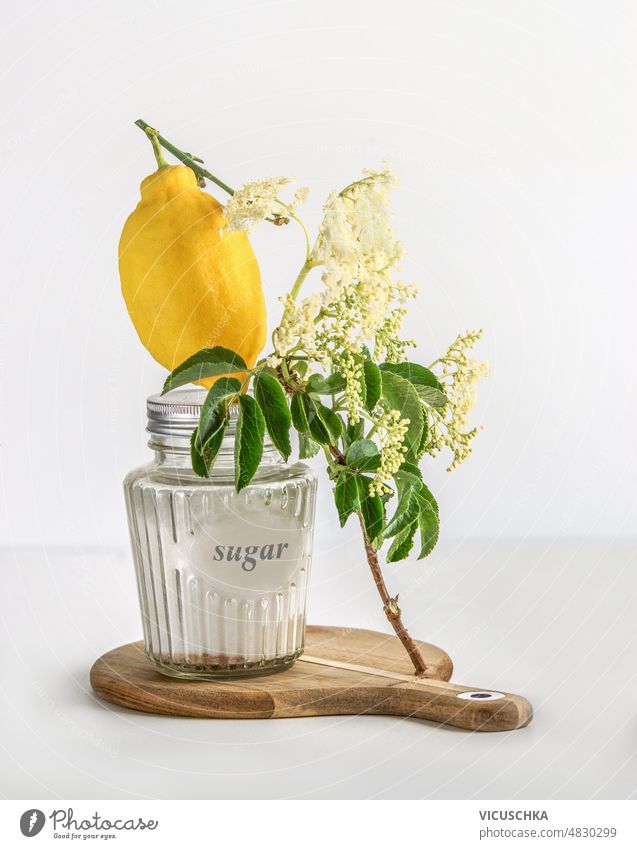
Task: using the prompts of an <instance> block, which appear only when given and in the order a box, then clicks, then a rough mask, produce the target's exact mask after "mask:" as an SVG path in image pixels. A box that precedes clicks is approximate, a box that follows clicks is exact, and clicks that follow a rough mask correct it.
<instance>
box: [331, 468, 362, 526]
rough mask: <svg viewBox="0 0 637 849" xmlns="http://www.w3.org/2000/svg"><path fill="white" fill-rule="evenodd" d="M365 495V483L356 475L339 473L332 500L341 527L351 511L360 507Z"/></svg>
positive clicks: (353, 511)
mask: <svg viewBox="0 0 637 849" xmlns="http://www.w3.org/2000/svg"><path fill="white" fill-rule="evenodd" d="M365 495H366V493H365V484H364V483H363V481H362V480H361V479H360V477H359V476H358V475H351V474H350V473H349V472H341V473H340V475H339V476H338V480H337V481H336V486H335V487H334V501H335V502H336V509H337V510H338V519H339V522H340V523H341V527H343V525H344V524H345V522H346V521H347V519H348V518H349V517H350V516H351V515H352V513H355V512H356V511H357V510H359V509H360V505H361V501H362V500H363V499H364V498H365Z"/></svg>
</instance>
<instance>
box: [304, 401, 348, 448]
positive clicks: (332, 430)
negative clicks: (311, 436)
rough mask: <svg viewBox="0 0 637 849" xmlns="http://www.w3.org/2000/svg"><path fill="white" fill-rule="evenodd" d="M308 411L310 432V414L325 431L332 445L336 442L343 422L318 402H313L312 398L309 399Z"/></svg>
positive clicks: (341, 432) (340, 434)
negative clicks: (313, 415)
mask: <svg viewBox="0 0 637 849" xmlns="http://www.w3.org/2000/svg"><path fill="white" fill-rule="evenodd" d="M308 409H309V413H308V421H309V424H310V431H311V430H312V419H311V418H310V415H311V413H315V414H316V416H317V417H318V418H319V419H320V421H321V423H322V424H323V425H324V426H325V428H326V429H327V433H328V436H329V437H330V439H331V441H332V443H335V442H338V440H339V439H340V437H341V436H342V434H343V422H342V420H341V418H340V417H339V416H337V415H336V413H335V412H334V411H333V410H330V408H329V407H326V406H325V404H321V402H320V401H315V400H314V399H313V398H310V400H309V405H308Z"/></svg>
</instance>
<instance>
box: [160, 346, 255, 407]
mask: <svg viewBox="0 0 637 849" xmlns="http://www.w3.org/2000/svg"><path fill="white" fill-rule="evenodd" d="M247 370H248V367H247V365H246V364H245V361H244V359H243V357H240V356H239V354H235V353H234V351H229V350H228V349H227V348H222V347H221V346H220V345H218V346H217V347H216V348H204V349H203V350H201V351H198V352H197V353H196V354H193V355H192V357H188V359H187V360H184V362H183V363H182V364H181V365H179V366H177V368H176V369H173V371H172V372H171V373H170V374H169V375H168V377H167V378H166V381H165V383H164V388H163V389H162V392H161V394H162V395H164V394H165V393H166V392H168V391H169V390H170V389H176V388H177V387H178V386H183V385H184V384H186V383H193V382H195V381H197V380H202V379H203V378H205V377H214V376H215V375H218V374H235V373H236V372H239V371H247Z"/></svg>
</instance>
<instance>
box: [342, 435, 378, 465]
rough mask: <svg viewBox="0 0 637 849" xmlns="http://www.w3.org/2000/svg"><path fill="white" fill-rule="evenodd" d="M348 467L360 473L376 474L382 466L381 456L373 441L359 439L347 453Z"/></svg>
mask: <svg viewBox="0 0 637 849" xmlns="http://www.w3.org/2000/svg"><path fill="white" fill-rule="evenodd" d="M345 459H346V460H347V465H348V466H352V468H354V469H358V470H359V471H360V472H375V471H376V469H377V468H378V467H379V466H380V454H379V452H378V447H377V446H376V443H375V442H373V441H372V440H371V439H357V440H356V441H355V442H352V444H351V445H350V446H349V448H348V449H347V451H346V452H345Z"/></svg>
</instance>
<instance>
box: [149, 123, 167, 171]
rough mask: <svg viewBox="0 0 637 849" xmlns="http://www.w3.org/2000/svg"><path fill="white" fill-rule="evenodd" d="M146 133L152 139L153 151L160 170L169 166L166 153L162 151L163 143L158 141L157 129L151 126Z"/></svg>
mask: <svg viewBox="0 0 637 849" xmlns="http://www.w3.org/2000/svg"><path fill="white" fill-rule="evenodd" d="M146 135H147V136H148V138H149V139H150V143H151V144H152V146H153V153H154V154H155V159H156V161H157V168H158V169H159V170H160V171H161V169H162V168H168V163H167V162H166V160H165V159H164V154H163V153H162V152H161V145H160V144H159V142H158V141H157V131H156V130H153V129H152V127H149V128H148V129H147V130H146Z"/></svg>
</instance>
